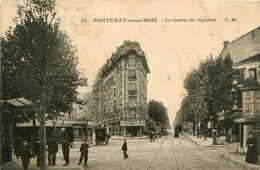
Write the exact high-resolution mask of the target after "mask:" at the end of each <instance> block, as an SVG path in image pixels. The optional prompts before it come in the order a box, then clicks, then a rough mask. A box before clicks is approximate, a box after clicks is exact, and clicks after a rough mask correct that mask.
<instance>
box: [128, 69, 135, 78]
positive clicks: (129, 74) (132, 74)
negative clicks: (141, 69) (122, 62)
mask: <svg viewBox="0 0 260 170" xmlns="http://www.w3.org/2000/svg"><path fill="white" fill-rule="evenodd" d="M128 79H129V80H136V70H129V72H128Z"/></svg>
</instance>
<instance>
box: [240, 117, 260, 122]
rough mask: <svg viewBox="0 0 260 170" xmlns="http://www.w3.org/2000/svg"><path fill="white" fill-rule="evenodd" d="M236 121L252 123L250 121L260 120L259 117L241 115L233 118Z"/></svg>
mask: <svg viewBox="0 0 260 170" xmlns="http://www.w3.org/2000/svg"><path fill="white" fill-rule="evenodd" d="M235 122H237V123H252V122H260V117H243V118H239V119H235Z"/></svg>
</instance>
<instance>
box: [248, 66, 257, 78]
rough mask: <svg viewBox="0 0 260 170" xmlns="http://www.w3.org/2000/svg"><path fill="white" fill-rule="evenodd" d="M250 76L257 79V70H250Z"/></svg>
mask: <svg viewBox="0 0 260 170" xmlns="http://www.w3.org/2000/svg"><path fill="white" fill-rule="evenodd" d="M248 71H249V76H250V77H253V78H256V68H252V69H249V70H248Z"/></svg>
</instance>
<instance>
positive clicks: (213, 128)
mask: <svg viewBox="0 0 260 170" xmlns="http://www.w3.org/2000/svg"><path fill="white" fill-rule="evenodd" d="M212 123H213V124H212V139H213V140H212V144H213V145H216V144H217V131H216V123H215V122H214V121H213V122H212Z"/></svg>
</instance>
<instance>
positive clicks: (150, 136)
mask: <svg viewBox="0 0 260 170" xmlns="http://www.w3.org/2000/svg"><path fill="white" fill-rule="evenodd" d="M152 138H153V136H152V131H149V139H150V142H152Z"/></svg>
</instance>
